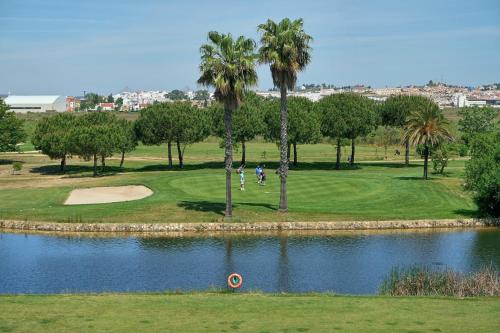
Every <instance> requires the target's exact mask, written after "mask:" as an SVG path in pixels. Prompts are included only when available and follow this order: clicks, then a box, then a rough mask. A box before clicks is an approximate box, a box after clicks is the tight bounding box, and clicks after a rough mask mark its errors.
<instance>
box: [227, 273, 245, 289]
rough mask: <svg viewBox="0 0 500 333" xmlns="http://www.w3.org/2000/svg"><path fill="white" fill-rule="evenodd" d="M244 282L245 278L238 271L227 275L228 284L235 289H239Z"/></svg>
mask: <svg viewBox="0 0 500 333" xmlns="http://www.w3.org/2000/svg"><path fill="white" fill-rule="evenodd" d="M242 283H243V278H242V277H241V275H239V274H238V273H232V274H230V275H229V276H228V277H227V284H228V285H229V286H230V287H231V288H233V289H238V288H239V287H241V284H242Z"/></svg>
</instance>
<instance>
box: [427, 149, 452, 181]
mask: <svg viewBox="0 0 500 333" xmlns="http://www.w3.org/2000/svg"><path fill="white" fill-rule="evenodd" d="M431 156H432V166H433V169H434V172H435V173H438V174H441V175H442V174H443V173H444V168H446V167H447V166H448V159H449V158H450V147H449V145H448V144H446V143H444V144H440V145H438V146H437V147H435V148H434V149H432V152H431Z"/></svg>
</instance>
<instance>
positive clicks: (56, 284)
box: [0, 229, 500, 294]
mask: <svg viewBox="0 0 500 333" xmlns="http://www.w3.org/2000/svg"><path fill="white" fill-rule="evenodd" d="M489 263H493V264H495V265H497V267H499V265H500V229H476V230H456V231H451V232H448V231H427V232H421V231H419V232H388V233H359V232H358V233H355V232H351V233H337V234H328V235H318V234H316V235H301V234H293V233H292V234H275V235H265V236H258V235H228V234H225V235H219V236H210V237H155V238H152V237H136V236H134V237H93V238H92V237H91V238H88V237H80V236H71V235H65V236H62V237H60V236H51V235H40V234H14V233H0V293H56V292H82V291H94V292H100V291H161V290H166V289H169V290H174V289H182V290H192V289H207V288H209V287H212V286H214V287H218V288H224V287H225V284H226V277H227V276H228V275H229V274H230V273H232V272H238V273H240V274H242V275H243V278H244V285H243V289H245V290H255V289H257V290H263V291H280V292H281V291H283V292H294V291H297V292H305V291H333V292H337V293H350V294H368V293H375V292H376V291H377V288H378V286H379V285H380V283H381V281H382V279H383V278H384V276H385V275H386V274H387V273H388V272H389V270H390V269H391V268H392V267H394V266H396V265H412V264H426V265H433V266H435V267H444V266H449V267H452V268H454V269H456V270H459V271H469V270H473V269H477V268H478V267H479V266H481V265H484V264H489Z"/></svg>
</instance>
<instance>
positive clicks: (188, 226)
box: [0, 219, 500, 233]
mask: <svg viewBox="0 0 500 333" xmlns="http://www.w3.org/2000/svg"><path fill="white" fill-rule="evenodd" d="M498 225H500V223H499V219H446V220H438V219H422V220H391V221H335V222H250V223H239V222H238V223H237V222H232V223H231V222H220V223H217V222H214V223H144V224H142V223H141V224H139V223H57V222H30V221H17V220H0V229H11V230H26V231H50V232H79V233H81V232H111V233H121V232H123V233H143V232H144V233H169V232H175V233H178V232H221V231H222V232H231V231H236V232H245V231H294V230H304V231H306V230H315V231H321V230H325V231H326V230H381V229H418V228H471V227H487V226H498Z"/></svg>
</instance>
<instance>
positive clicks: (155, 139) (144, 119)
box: [135, 103, 175, 145]
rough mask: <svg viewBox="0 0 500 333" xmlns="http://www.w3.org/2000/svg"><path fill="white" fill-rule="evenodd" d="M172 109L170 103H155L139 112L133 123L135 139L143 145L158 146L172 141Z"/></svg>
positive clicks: (173, 125)
mask: <svg viewBox="0 0 500 333" xmlns="http://www.w3.org/2000/svg"><path fill="white" fill-rule="evenodd" d="M173 113H174V109H173V108H171V104H170V103H157V104H153V105H150V106H148V107H146V108H144V109H142V110H141V113H140V115H139V118H138V119H137V121H136V123H135V130H136V133H137V137H138V138H139V139H140V140H141V141H142V143H143V144H145V145H160V144H162V143H168V142H172V141H173V140H174V135H173V129H174V127H175V124H174V122H173Z"/></svg>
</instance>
